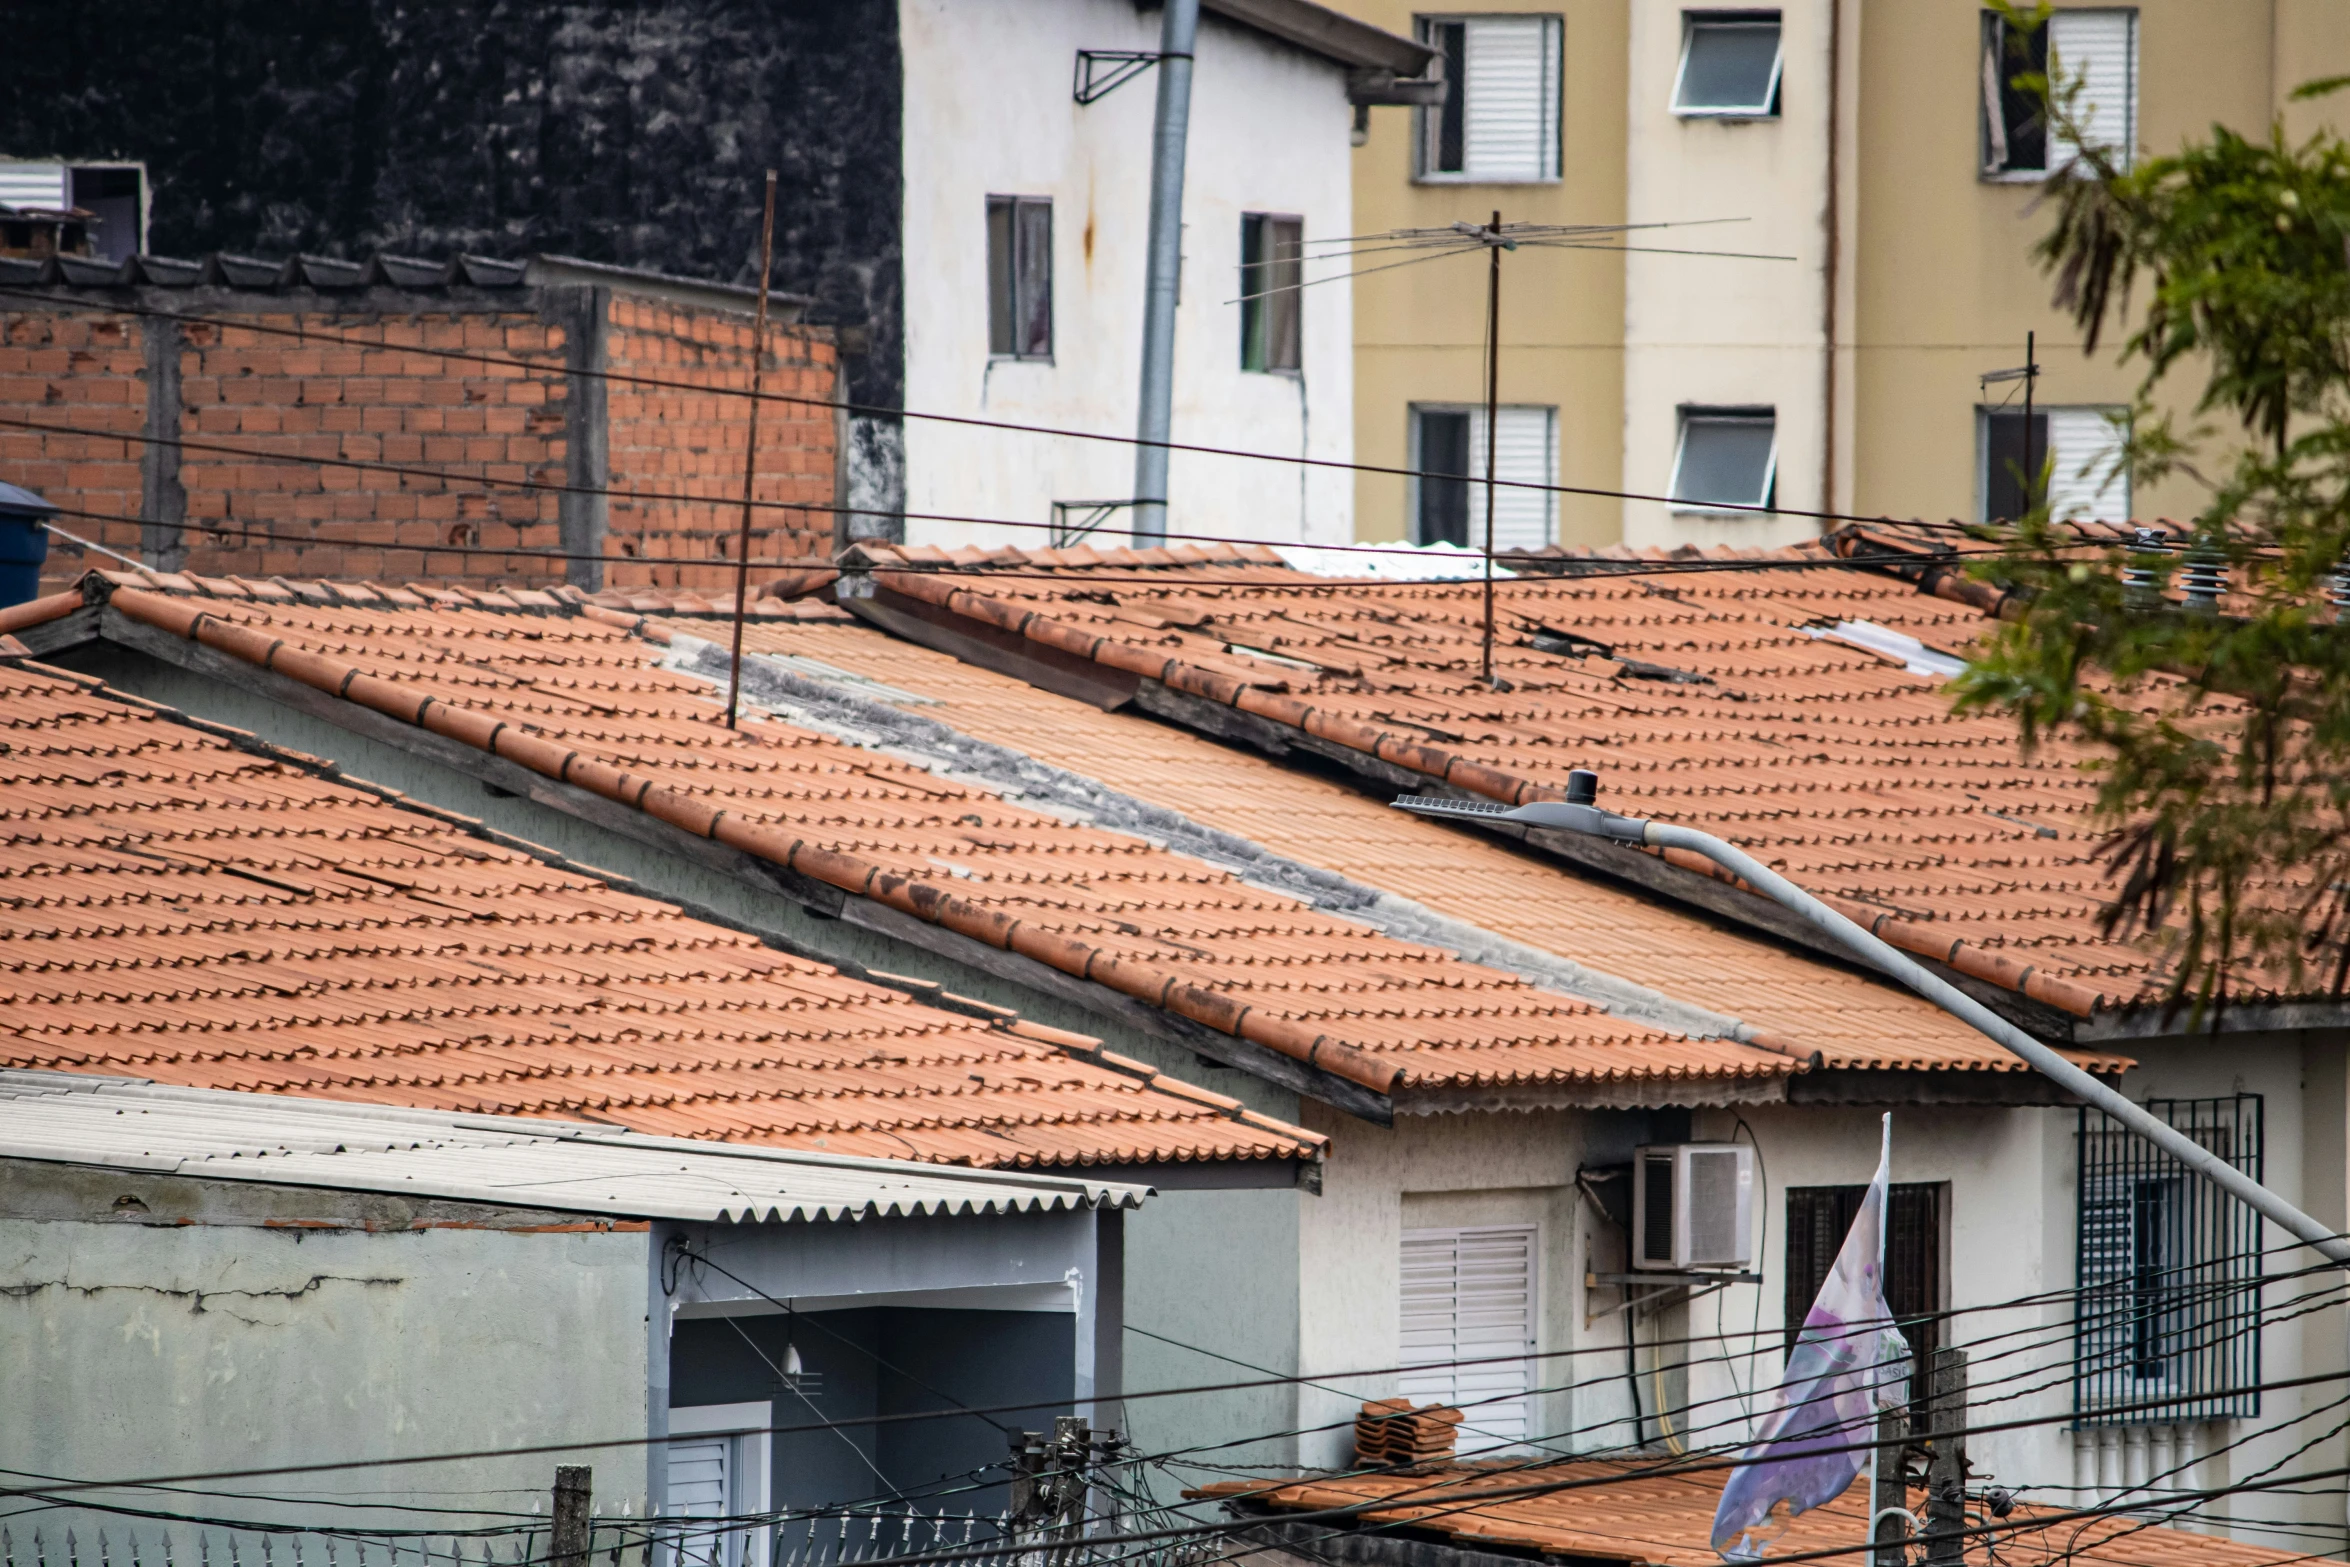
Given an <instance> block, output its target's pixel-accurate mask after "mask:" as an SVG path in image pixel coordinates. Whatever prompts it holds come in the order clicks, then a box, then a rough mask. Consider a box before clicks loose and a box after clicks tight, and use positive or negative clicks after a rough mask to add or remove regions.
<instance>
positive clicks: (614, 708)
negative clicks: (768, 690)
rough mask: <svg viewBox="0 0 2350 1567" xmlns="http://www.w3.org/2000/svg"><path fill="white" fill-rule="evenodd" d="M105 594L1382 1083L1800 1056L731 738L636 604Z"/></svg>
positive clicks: (885, 771) (795, 752)
mask: <svg viewBox="0 0 2350 1567" xmlns="http://www.w3.org/2000/svg"><path fill="white" fill-rule="evenodd" d="M112 603H113V607H114V608H115V609H116V610H117V611H119V612H121V613H124V614H126V615H129V616H131V617H133V618H136V619H140V620H143V621H146V622H147V623H149V624H151V625H154V626H157V627H159V628H162V629H165V630H167V631H170V632H172V633H173V634H176V635H182V636H186V635H190V634H193V635H194V636H195V637H196V638H197V639H198V640H199V641H201V642H203V643H204V644H205V645H207V646H210V647H212V648H213V649H215V650H216V651H218V652H221V653H224V654H226V655H228V656H230V657H235V658H241V659H245V660H248V661H250V662H253V663H256V664H266V665H267V666H268V667H270V668H272V669H273V670H275V671H276V672H277V673H279V674H281V675H285V676H288V677H289V678H293V679H297V680H301V681H304V682H307V683H309V684H312V685H313V686H316V687H318V688H320V689H324V690H327V691H330V692H334V693H337V694H340V695H342V696H343V697H344V699H346V700H350V701H353V702H357V703H362V704H365V705H367V706H369V707H372V708H374V709H375V710H376V711H378V712H382V713H385V714H388V715H391V716H394V717H396V718H399V719H401V720H402V721H405V722H410V723H415V722H418V721H419V720H421V722H422V725H423V727H425V728H427V729H430V730H432V731H433V732H435V733H438V734H441V735H442V736H444V737H446V738H450V739H455V740H457V741H459V742H460V743H463V744H467V745H472V746H475V747H478V748H483V749H494V750H495V752H496V754H498V755H499V756H501V757H505V758H507V759H509V760H511V761H514V762H516V763H517V764H518V765H522V766H525V767H529V768H532V769H534V770H538V771H541V772H543V773H546V774H548V775H549V776H556V777H560V778H562V779H563V780H564V781H566V782H568V783H570V784H572V785H574V786H577V787H581V788H586V789H589V790H591V791H593V792H596V793H600V794H604V795H606V796H607V797H609V798H612V799H616V800H620V801H622V802H623V803H626V804H629V805H632V806H635V807H636V808H639V809H643V810H645V811H647V812H648V813H650V814H653V815H656V816H658V817H660V818H661V819H663V820H666V821H669V822H671V823H672V824H674V825H678V826H680V827H682V828H683V829H684V830H687V831H692V832H696V833H703V834H707V835H710V836H714V837H716V838H718V839H719V840H720V841H722V842H725V843H727V844H729V845H731V846H732V847H734V848H736V849H738V850H741V851H742V852H745V853H749V854H752V855H755V856H760V857H764V858H768V859H771V860H774V861H777V862H779V863H786V864H788V865H789V866H790V867H791V868H792V869H794V870H795V871H796V872H798V873H799V874H801V875H804V876H808V877H810V878H812V879H814V880H817V881H820V882H827V883H829V884H831V885H833V886H835V887H838V888H841V889H842V890H843V891H844V892H847V893H849V894H850V895H853V896H864V897H870V898H873V899H875V900H876V901H880V902H884V903H887V904H889V905H890V906H891V907H893V908H896V909H898V910H899V911H900V912H902V913H905V914H911V915H913V916H915V917H917V918H921V919H925V920H930V921H933V922H935V923H937V924H940V925H943V926H945V927H946V928H947V929H949V930H951V931H954V932H956V933H958V934H960V935H963V936H966V937H968V938H970V939H974V940H980V941H985V942H988V943H989V944H991V945H995V946H998V947H1006V946H1008V947H1010V948H1011V949H1012V950H1013V951H1015V952H1018V953H1020V954H1022V955H1023V956H1026V957H1029V958H1032V959H1034V960H1036V961H1039V962H1043V963H1046V964H1048V965H1050V966H1053V967H1058V968H1061V969H1063V970H1064V971H1066V972H1069V973H1072V974H1076V975H1081V976H1083V977H1085V978H1087V979H1089V980H1091V981H1092V982H1094V983H1096V984H1100V985H1104V986H1106V987H1107V988H1110V989H1112V990H1115V991H1118V992H1121V993H1123V994H1125V995H1127V996H1131V997H1134V998H1137V999H1141V1000H1144V1001H1146V1002H1148V1003H1150V1004H1153V1005H1158V1006H1163V1007H1166V1008H1168V1009H1169V1010H1172V1011H1175V1012H1177V1013H1179V1014H1181V1015H1182V1016H1184V1017H1187V1018H1189V1019H1191V1020H1192V1021H1195V1022H1199V1023H1202V1024H1204V1025H1206V1026H1208V1027H1210V1028H1214V1029H1218V1030H1221V1031H1223V1032H1225V1033H1230V1034H1235V1035H1237V1036H1238V1037H1240V1038H1242V1039H1245V1040H1249V1041H1251V1042H1253V1043H1255V1044H1258V1045H1262V1046H1264V1047H1265V1048H1267V1049H1270V1050H1274V1051H1277V1052H1280V1053H1284V1054H1288V1055H1291V1056H1293V1057H1296V1058H1299V1059H1301V1060H1305V1061H1308V1062H1310V1063H1311V1064H1312V1065H1314V1066H1316V1067H1318V1068H1320V1069H1322V1070H1325V1071H1328V1072H1331V1073H1334V1074H1336V1075H1338V1076H1341V1077H1346V1078H1349V1079H1351V1080H1353V1081H1354V1082H1357V1083H1360V1084H1363V1085H1365V1086H1369V1087H1373V1088H1375V1089H1377V1090H1380V1091H1393V1090H1394V1089H1396V1088H1398V1087H1403V1086H1409V1087H1412V1088H1415V1089H1427V1090H1431V1091H1442V1090H1444V1089H1446V1088H1447V1087H1448V1086H1451V1085H1461V1086H1468V1085H1475V1084H1487V1083H1493V1082H1505V1081H1506V1082H1510V1083H1516V1084H1547V1085H1557V1086H1560V1087H1561V1088H1565V1087H1568V1086H1571V1085H1575V1084H1590V1083H1602V1082H1621V1081H1626V1080H1639V1079H1656V1080H1667V1081H1676V1082H1680V1081H1690V1080H1699V1081H1707V1082H1713V1083H1735V1082H1739V1081H1746V1082H1751V1083H1755V1084H1758V1085H1763V1084H1769V1083H1771V1082H1774V1081H1776V1080H1778V1079H1781V1078H1783V1077H1785V1076H1786V1075H1787V1073H1789V1072H1790V1071H1791V1070H1793V1069H1794V1068H1795V1066H1796V1064H1797V1063H1795V1062H1794V1061H1792V1060H1791V1059H1789V1058H1788V1057H1787V1056H1786V1055H1784V1054H1782V1053H1779V1052H1777V1051H1773V1050H1768V1049H1758V1048H1756V1047H1753V1046H1749V1045H1742V1044H1739V1043H1736V1042H1735V1041H1733V1040H1728V1039H1699V1038H1689V1037H1685V1036H1683V1035H1681V1034H1677V1033H1672V1032H1667V1031H1664V1030H1661V1029H1654V1028H1648V1027H1646V1026H1643V1025H1638V1024H1627V1023H1625V1022H1624V1021H1623V1020H1621V1019H1618V1018H1614V1017H1610V1016H1608V1015H1607V1014H1606V1013H1605V1012H1603V1011H1602V1010H1600V1009H1599V1008H1597V1007H1595V1006H1593V1005H1592V1004H1590V1003H1588V1002H1585V1001H1582V1000H1580V999H1577V998H1575V997H1571V996H1566V995H1562V994H1560V993H1559V992H1557V991H1553V990H1546V989H1543V988H1539V987H1537V986H1535V985H1533V984H1531V983H1529V982H1527V981H1525V980H1523V979H1521V978H1519V977H1517V976H1516V975H1514V974H1507V973H1502V972H1499V971H1496V970H1493V969H1488V968H1482V967H1479V966H1477V965H1474V964H1470V963H1465V962H1462V961H1460V960H1458V959H1455V958H1451V957H1448V956H1445V955H1443V954H1441V953H1436V952H1433V951H1431V950H1429V949H1426V948H1415V947H1408V946H1405V945H1404V944H1402V943H1398V942H1394V941H1391V940H1388V939H1387V938H1385V937H1383V936H1379V935H1377V934H1375V933H1372V932H1369V931H1366V930H1365V929H1364V928H1362V927H1361V926H1359V925H1356V924H1354V923H1351V922H1349V921H1344V920H1339V919H1335V918H1332V917H1331V916H1329V915H1325V914H1323V913H1320V912H1318V911H1316V910H1314V909H1312V908H1309V907H1307V906H1305V905H1303V904H1300V903H1297V902H1295V901H1293V900H1290V899H1287V898H1284V897H1281V896H1278V895H1276V894H1272V893H1269V892H1265V891H1262V890H1260V889H1258V888H1256V887H1253V886H1251V885H1249V884H1247V883H1245V882H1243V881H1241V880H1240V879H1238V878H1237V877H1235V876H1233V875H1230V874H1228V873H1226V872H1224V871H1222V870H1219V869H1216V868H1214V867H1211V866H1208V865H1206V864H1204V863H1202V862H1200V861H1197V860H1192V859H1187V858H1185V857H1182V856H1180V855H1176V854H1173V853H1170V852H1168V851H1166V850H1163V849H1159V848H1156V847H1154V846H1152V845H1150V844H1148V843H1145V842H1142V841H1141V840H1139V839H1136V838H1132V837H1128V836H1123V835H1119V834H1113V833H1108V832H1102V831H1096V830H1093V829H1089V828H1084V827H1079V826H1075V825H1072V824H1071V823H1069V822H1067V821H1064V820H1062V819H1060V818H1058V817H1054V816H1049V815H1046V814H1044V813H1042V812H1038V811H1034V810H1030V809H1028V808H1026V807H1023V806H1019V805H1016V804H1013V803H1010V802H1008V801H1006V800H1005V799H1003V798H1001V797H998V796H995V795H992V794H989V793H986V792H985V791H983V790H979V789H976V788H972V787H967V786H965V785H964V784H961V783H958V782H954V781H952V780H949V779H944V778H940V777H937V776H934V775H933V774H931V773H930V772H928V771H926V770H924V769H922V768H920V767H918V766H915V765H912V764H910V763H907V762H903V761H900V760H898V759H896V758H894V757H892V756H890V755H888V754H887V753H885V752H877V751H869V750H863V749H860V748H857V747H855V746H852V745H849V744H846V743H844V742H841V741H838V740H834V739H830V738H828V737H825V736H823V735H819V734H815V733H812V732H809V731H807V730H803V729H798V728H795V727H793V726H791V725H789V724H785V723H782V722H778V721H774V720H767V721H762V722H755V723H749V724H745V725H744V726H742V728H741V729H740V730H738V731H729V730H727V729H726V728H725V726H724V724H723V723H722V721H721V716H720V703H719V698H718V696H717V694H715V693H713V691H712V689H711V688H710V687H709V686H708V685H707V684H706V683H704V682H700V681H696V680H693V679H691V678H689V677H687V676H685V675H682V674H676V673H672V672H670V671H669V670H667V669H664V668H662V667H661V665H660V663H659V659H660V657H661V654H662V649H661V648H660V647H658V646H657V645H654V644H653V643H650V642H648V641H646V640H644V639H642V638H639V637H636V636H633V635H631V634H630V633H629V630H628V627H629V626H633V625H634V624H636V622H635V621H634V619H633V618H632V617H630V616H628V615H627V614H625V613H621V612H615V611H612V610H608V609H602V608H600V607H598V606H592V605H591V606H584V607H580V608H579V609H578V610H577V612H576V613H569V612H566V613H561V614H555V615H544V614H534V615H527V616H526V615H521V614H516V613H511V612H500V611H497V610H491V609H483V608H480V607H475V606H471V605H468V606H464V607H456V606H450V605H447V604H445V603H443V604H441V605H440V607H436V608H432V609H405V608H398V607H394V606H389V605H386V606H351V605H342V604H328V605H312V604H306V603H288V604H282V605H262V604H257V603H252V602H238V601H231V600H223V599H218V598H211V597H176V596H169V595H165V594H161V593H155V592H151V591H147V590H141V589H118V590H117V591H116V593H115V595H114V598H113V600H112ZM613 619H618V620H621V621H623V622H624V623H625V624H623V625H613V624H609V623H608V622H609V621H610V620H613ZM1496 1040H1508V1041H1512V1042H1513V1044H1512V1045H1511V1047H1510V1049H1509V1050H1507V1051H1502V1050H1496V1049H1492V1048H1480V1047H1490V1046H1491V1045H1492V1044H1493V1042H1494V1041H1496ZM1521 1045H1522V1047H1523V1048H1521ZM1505 1055H1506V1056H1508V1057H1510V1059H1508V1060H1506V1061H1503V1060H1497V1059H1496V1058H1497V1057H1501V1056H1505Z"/></svg>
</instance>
